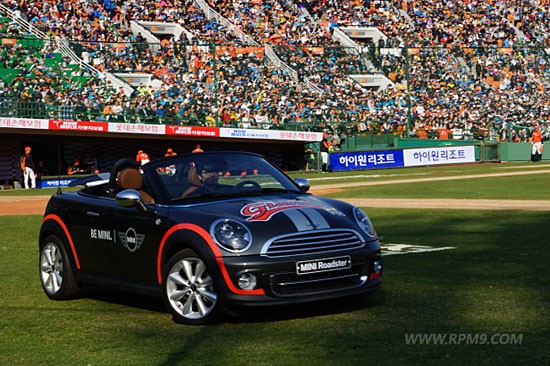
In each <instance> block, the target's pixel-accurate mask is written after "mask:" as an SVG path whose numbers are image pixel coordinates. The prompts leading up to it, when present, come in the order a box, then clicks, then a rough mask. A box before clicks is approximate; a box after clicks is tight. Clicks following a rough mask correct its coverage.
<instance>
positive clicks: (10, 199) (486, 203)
mask: <svg viewBox="0 0 550 366" xmlns="http://www.w3.org/2000/svg"><path fill="white" fill-rule="evenodd" d="M549 172H550V169H535V170H531V169H529V171H518V172H506V173H490V174H473V175H462V176H449V177H431V178H414V179H401V180H391V181H390V180H385V181H371V182H365V181H361V182H348V183H337V184H326V185H320V186H317V187H315V186H312V187H311V190H310V192H311V193H313V194H315V195H322V194H328V193H338V192H341V191H342V190H343V189H345V188H347V187H357V186H372V185H380V184H403V183H411V182H427V181H443V180H456V179H473V178H482V177H485V178H486V177H497V176H512V175H524V174H531V175H533V174H544V173H549ZM48 199H49V196H4V197H3V196H1V195H0V216H4V215H41V214H43V213H44V209H45V207H46V203H47V202H48ZM343 200H345V201H348V202H349V203H352V204H354V205H356V206H361V207H399V208H428V209H438V208H447V209H468V210H533V211H550V201H540V200H533V201H527V200H479V199H476V200H474V199H471V200H469V199H424V198H423V199H408V198H406V199H405V198H404V199H401V198H399V199H397V198H349V199H343Z"/></svg>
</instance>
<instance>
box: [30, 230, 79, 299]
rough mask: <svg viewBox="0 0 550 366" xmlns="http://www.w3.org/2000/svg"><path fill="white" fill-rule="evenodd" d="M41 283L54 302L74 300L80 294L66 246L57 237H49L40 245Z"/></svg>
mask: <svg viewBox="0 0 550 366" xmlns="http://www.w3.org/2000/svg"><path fill="white" fill-rule="evenodd" d="M39 271H40V282H41V283H42V288H43V289H44V292H45V293H46V295H48V297H49V298H50V299H52V300H69V299H74V298H75V297H77V296H78V295H79V294H80V285H79V284H78V283H77V282H76V279H75V277H74V273H73V269H72V267H71V264H70V262H69V257H68V255H67V251H66V250H65V246H64V245H63V243H62V242H61V240H60V239H59V238H58V237H57V236H55V235H50V236H48V237H47V238H46V239H45V240H44V241H43V242H42V243H41V245H40V261H39Z"/></svg>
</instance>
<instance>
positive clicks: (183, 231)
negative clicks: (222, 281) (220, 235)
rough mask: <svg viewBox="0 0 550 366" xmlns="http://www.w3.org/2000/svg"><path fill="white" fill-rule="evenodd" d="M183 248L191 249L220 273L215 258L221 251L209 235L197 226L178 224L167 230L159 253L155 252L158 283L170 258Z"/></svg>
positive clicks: (219, 255)
mask: <svg viewBox="0 0 550 366" xmlns="http://www.w3.org/2000/svg"><path fill="white" fill-rule="evenodd" d="M184 249H191V250H193V251H194V252H195V253H196V254H197V255H198V256H199V257H201V259H202V260H204V261H205V262H206V264H207V265H208V266H209V267H210V268H212V270H214V271H215V272H216V274H217V275H221V271H220V268H219V264H218V262H217V260H216V258H218V257H221V252H220V250H219V248H218V247H217V246H216V244H215V243H214V242H213V241H212V239H211V237H210V235H209V234H208V233H207V232H206V231H205V230H204V229H202V228H201V227H199V226H196V225H190V224H180V225H176V226H174V227H172V228H171V229H170V230H168V232H167V233H166V234H165V236H164V237H163V239H162V240H161V243H160V247H159V253H158V254H157V280H158V283H159V284H161V283H162V275H163V273H164V270H165V267H166V264H167V263H168V261H169V260H170V258H172V257H173V256H174V255H175V254H176V253H178V252H180V251H182V250H184Z"/></svg>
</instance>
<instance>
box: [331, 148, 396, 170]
mask: <svg viewBox="0 0 550 366" xmlns="http://www.w3.org/2000/svg"><path fill="white" fill-rule="evenodd" d="M329 165H330V167H331V169H332V171H343V170H364V169H382V168H398V167H403V166H405V164H404V162H403V150H384V151H363V152H349V153H331V154H330V155H329Z"/></svg>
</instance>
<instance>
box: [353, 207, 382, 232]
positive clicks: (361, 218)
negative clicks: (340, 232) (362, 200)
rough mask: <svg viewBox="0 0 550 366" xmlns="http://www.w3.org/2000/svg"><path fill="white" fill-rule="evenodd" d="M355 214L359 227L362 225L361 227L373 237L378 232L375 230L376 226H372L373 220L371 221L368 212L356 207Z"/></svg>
mask: <svg viewBox="0 0 550 366" xmlns="http://www.w3.org/2000/svg"><path fill="white" fill-rule="evenodd" d="M353 214H354V215H355V220H357V224H358V225H359V227H361V229H363V231H364V232H365V233H366V234H367V235H368V236H370V237H371V238H373V237H374V236H375V235H376V234H375V232H374V226H372V222H370V219H369V217H368V216H367V214H366V213H364V212H363V210H361V209H360V208H359V207H355V209H354V210H353Z"/></svg>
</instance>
